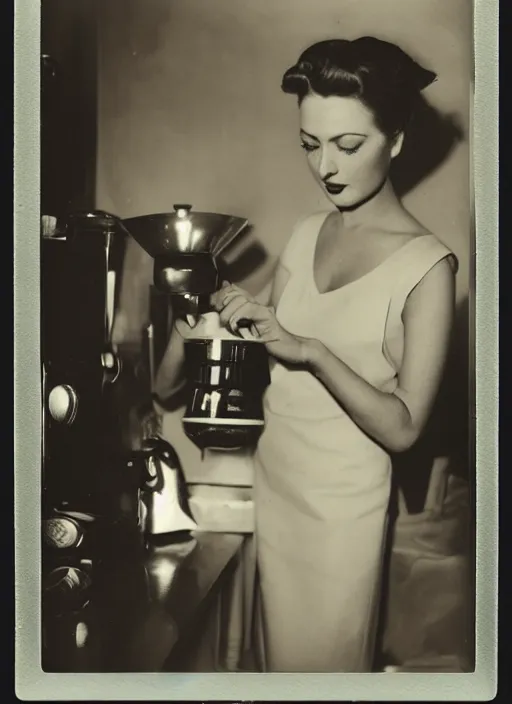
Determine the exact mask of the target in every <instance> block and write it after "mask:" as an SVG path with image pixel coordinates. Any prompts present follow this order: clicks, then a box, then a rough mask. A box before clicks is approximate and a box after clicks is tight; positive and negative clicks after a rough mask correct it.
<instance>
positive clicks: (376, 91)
mask: <svg viewBox="0 0 512 704" xmlns="http://www.w3.org/2000/svg"><path fill="white" fill-rule="evenodd" d="M434 78H435V76H434V74H433V73H431V72H430V71H426V70H425V69H423V68H421V67H420V66H419V65H418V64H417V63H415V62H414V61H413V60H412V59H411V58H410V57H409V56H408V55H406V54H405V53H404V52H402V51H401V50H400V49H399V48H398V47H396V46H395V45H393V44H389V43H386V42H382V41H379V40H377V39H374V38H370V37H365V38H362V39H358V40H355V41H344V40H332V41H323V42H320V43H317V44H315V45H313V46H311V47H310V48H309V49H307V50H306V51H305V52H304V53H303V54H302V55H301V57H300V58H299V61H298V63H297V64H296V65H295V66H293V67H292V68H290V69H289V70H288V71H287V72H286V73H285V75H284V78H283V82H282V88H283V90H284V91H285V92H286V93H290V94H294V95H296V96H297V98H298V103H299V111H300V138H301V141H302V148H303V149H304V150H305V152H306V156H307V160H308V163H309V166H310V168H311V171H312V172H313V175H314V177H315V179H316V180H317V182H318V184H319V185H320V187H321V188H322V189H323V190H324V192H325V193H326V194H327V196H328V197H329V198H330V200H331V201H332V203H333V205H334V206H335V209H334V210H333V211H329V212H326V213H316V214H313V215H312V216H310V217H308V218H306V219H305V220H304V221H302V222H301V223H300V224H299V225H298V226H297V227H296V229H295V230H294V232H293V234H292V236H291V239H290V240H289V242H288V245H287V246H286V248H285V250H284V253H283V254H282V256H281V259H280V262H279V266H278V268H277V271H276V274H275V278H274V281H273V287H272V295H271V301H270V305H262V304H261V303H259V302H257V300H256V299H254V298H252V297H251V296H249V295H248V294H247V293H246V292H244V291H243V290H242V289H240V288H239V287H237V286H233V285H229V284H225V285H224V286H223V288H222V289H221V291H219V292H218V293H217V294H215V296H214V297H213V303H214V305H215V307H216V309H217V310H218V311H219V313H220V317H221V321H222V322H223V323H225V324H226V325H228V326H229V327H230V328H231V329H232V330H237V329H238V327H239V325H240V322H241V321H242V320H243V321H245V322H244V324H247V321H248V322H249V323H250V326H251V331H252V332H253V334H254V335H256V336H257V337H258V338H259V339H260V340H261V341H262V342H264V343H265V344H266V346H267V349H268V351H269V353H270V354H271V355H272V356H273V357H274V358H275V365H274V366H273V370H272V383H271V385H270V387H269V389H268V391H267V394H266V398H265V414H266V428H265V431H264V433H263V435H262V437H261V439H260V442H259V444H258V448H257V452H256V458H255V462H256V467H255V480H254V481H255V487H254V497H255V511H256V530H255V535H256V544H257V557H258V570H259V578H260V589H261V606H262V609H261V615H262V626H263V645H264V664H263V667H264V669H265V670H267V671H274V672H284V671H288V672H293V671H295V672H368V671H371V668H372V659H373V649H374V637H375V625H376V618H375V617H376V606H377V602H378V596H379V583H380V577H381V566H382V556H383V546H384V542H385V535H386V527H387V511H388V504H389V498H390V484H391V455H392V454H393V453H398V452H402V451H405V450H407V449H408V448H410V447H411V446H412V445H413V444H414V443H415V442H416V440H417V439H418V437H419V436H420V434H421V433H422V430H423V429H424V427H425V424H426V422H427V419H428V417H429V414H430V412H431V409H432V406H433V402H434V400H435V397H436V394H437V391H438V387H439V383H440V379H441V375H442V371H443V366H444V363H445V358H446V355H447V350H448V345H449V338H450V331H451V326H452V317H453V310H454V288H455V284H454V279H455V268H456V263H455V258H454V256H453V255H452V253H451V252H450V251H449V250H448V249H447V248H446V247H445V246H444V245H443V244H442V243H441V242H440V241H439V240H438V239H437V238H436V237H435V236H434V235H433V234H431V233H430V232H428V231H427V230H426V229H425V228H424V227H423V226H422V225H421V224H420V223H419V222H418V221H417V220H416V219H415V218H414V217H413V216H412V215H411V214H410V213H408V212H407V211H406V210H405V208H404V207H403V205H402V204H401V202H400V201H399V200H398V198H397V196H396V195H395V193H394V191H393V188H392V185H391V183H390V180H389V169H390V165H391V162H392V160H393V159H394V158H395V157H397V156H398V154H399V153H400V150H401V148H402V143H403V140H404V132H405V128H406V126H407V122H408V120H409V119H410V116H411V114H412V111H413V108H414V105H415V102H416V101H417V100H418V98H419V96H420V92H421V90H422V89H423V88H425V87H426V86H427V85H429V84H430V83H431V82H432V81H433V80H434ZM185 327H186V326H184V325H183V324H181V323H180V330H181V332H182V334H185V335H186V331H185ZM176 349H177V346H176V347H175V350H176ZM168 354H169V355H170V354H171V351H170V350H169V353H168ZM174 354H179V352H176V351H175V353H174ZM170 383H171V379H170V376H169V366H168V365H167V363H166V362H165V361H164V364H163V367H162V368H161V370H160V375H159V385H160V388H162V389H165V388H168V387H169V384H170ZM411 471H414V468H411Z"/></svg>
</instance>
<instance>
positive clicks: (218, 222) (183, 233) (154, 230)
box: [123, 205, 247, 258]
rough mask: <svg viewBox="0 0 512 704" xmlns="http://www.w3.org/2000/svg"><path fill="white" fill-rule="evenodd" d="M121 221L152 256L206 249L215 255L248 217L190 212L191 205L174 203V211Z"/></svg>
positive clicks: (245, 222) (245, 223)
mask: <svg viewBox="0 0 512 704" xmlns="http://www.w3.org/2000/svg"><path fill="white" fill-rule="evenodd" d="M123 225H124V226H125V227H126V229H127V230H128V232H129V233H130V235H131V236H132V237H133V238H134V239H135V240H136V241H137V242H138V243H139V244H140V246H141V247H142V248H143V249H145V250H146V252H147V253H148V254H149V255H150V256H152V257H154V258H156V257H162V256H168V255H172V254H178V253H180V254H197V253H205V254H206V253H207V254H211V255H212V256H213V257H216V256H218V255H219V254H220V253H221V252H222V250H224V249H225V248H226V247H227V246H228V245H229V244H231V242H233V240H235V238H236V237H238V235H239V234H240V233H241V232H242V230H244V229H245V227H246V226H247V220H245V219H244V218H239V217H235V216H233V215H222V214H218V213H199V212H192V206H191V205H175V206H174V213H158V214H155V215H142V216H138V217H135V218H128V219H126V220H123Z"/></svg>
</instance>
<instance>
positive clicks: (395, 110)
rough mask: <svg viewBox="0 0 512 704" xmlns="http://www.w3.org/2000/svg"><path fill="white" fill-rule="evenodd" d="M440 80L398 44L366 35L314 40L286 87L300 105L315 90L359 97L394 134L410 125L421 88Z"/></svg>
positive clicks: (285, 80)
mask: <svg viewBox="0 0 512 704" xmlns="http://www.w3.org/2000/svg"><path fill="white" fill-rule="evenodd" d="M435 79H436V74H435V73H432V71H428V70H426V69H424V68H422V67H421V66H420V65H419V64H418V63H416V61H414V60H413V59H412V58H411V57H410V56H409V55H408V54H406V53H405V52H404V51H403V50H402V49H400V48H399V47H398V46H396V44H392V43H390V42H385V41H382V40H380V39H376V38H375V37H361V38H360V39H355V40H353V41H349V40H346V39H331V40H326V41H321V42H318V43H316V44H313V45H312V46H310V47H309V48H308V49H306V50H305V51H304V52H303V53H302V54H301V56H300V58H299V60H298V61H297V63H296V64H295V65H294V66H292V67H291V68H289V69H288V70H287V71H286V73H285V74H284V76H283V79H282V84H281V87H282V90H283V91H284V92H285V93H290V94H292V95H296V96H297V97H298V100H299V105H300V103H301V102H302V100H303V99H304V98H305V97H306V96H307V95H310V94H311V93H313V94H317V95H321V96H323V97H328V96H340V97H344V98H345V97H354V98H358V99H359V100H360V101H361V102H362V103H363V104H364V105H365V106H366V107H367V108H369V109H370V110H371V111H372V113H373V115H374V118H375V122H376V124H377V126H378V127H379V128H380V129H381V130H382V132H384V134H386V135H388V136H390V137H393V136H396V135H397V134H398V133H400V132H401V131H403V130H404V129H405V128H406V126H407V123H408V122H409V120H410V118H411V116H412V114H413V112H414V108H415V106H416V104H417V102H418V101H419V98H420V93H421V91H422V90H423V89H424V88H426V87H427V86H429V85H430V84H431V83H432V82H433V81H434V80H435Z"/></svg>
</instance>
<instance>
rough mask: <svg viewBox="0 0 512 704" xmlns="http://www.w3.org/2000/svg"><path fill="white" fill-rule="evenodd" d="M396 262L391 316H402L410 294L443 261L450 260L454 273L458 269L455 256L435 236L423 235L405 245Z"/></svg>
mask: <svg viewBox="0 0 512 704" xmlns="http://www.w3.org/2000/svg"><path fill="white" fill-rule="evenodd" d="M400 255H401V256H399V257H397V260H396V262H395V263H396V268H395V269H394V272H393V273H394V275H395V278H394V283H393V288H392V293H391V302H390V314H391V316H393V314H394V315H398V316H401V315H402V311H403V308H404V306H405V303H406V301H407V298H408V296H409V294H410V293H411V292H412V291H413V289H414V288H416V286H417V285H418V284H419V283H420V281H422V280H423V278H424V277H425V276H426V275H427V274H428V272H429V271H430V270H431V269H432V268H433V267H434V266H435V265H436V264H437V263H438V262H440V261H441V260H442V259H447V258H448V259H449V260H450V261H451V263H452V266H453V268H454V271H455V272H456V271H457V269H458V261H457V257H456V256H455V254H454V253H453V252H452V251H451V250H450V249H448V247H447V246H446V245H445V244H443V243H442V242H441V241H440V240H438V239H437V237H435V236H434V235H423V236H421V237H418V238H417V239H415V240H411V241H410V242H409V244H408V245H405V246H404V247H403V248H402V252H400Z"/></svg>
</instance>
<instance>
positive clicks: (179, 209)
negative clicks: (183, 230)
mask: <svg viewBox="0 0 512 704" xmlns="http://www.w3.org/2000/svg"><path fill="white" fill-rule="evenodd" d="M174 210H175V211H176V214H177V216H178V217H179V218H185V217H187V215H188V214H189V212H190V211H191V210H192V206H191V205H188V204H186V203H185V204H183V205H182V204H177V205H175V206H174Z"/></svg>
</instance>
